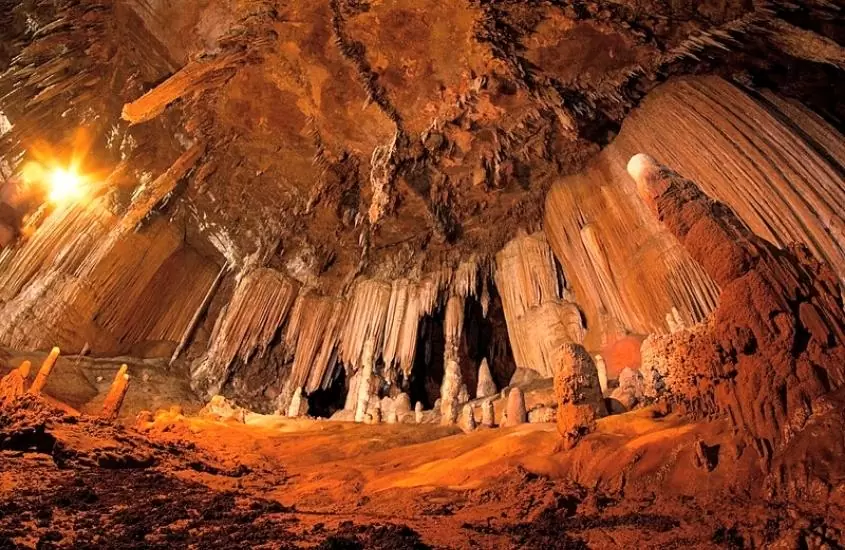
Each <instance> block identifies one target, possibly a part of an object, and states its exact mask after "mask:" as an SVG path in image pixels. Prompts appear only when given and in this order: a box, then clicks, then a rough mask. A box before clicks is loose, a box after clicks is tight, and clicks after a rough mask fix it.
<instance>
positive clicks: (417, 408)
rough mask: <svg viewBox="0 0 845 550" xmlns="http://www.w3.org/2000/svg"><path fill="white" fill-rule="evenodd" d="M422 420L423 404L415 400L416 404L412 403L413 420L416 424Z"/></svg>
mask: <svg viewBox="0 0 845 550" xmlns="http://www.w3.org/2000/svg"><path fill="white" fill-rule="evenodd" d="M422 421H423V404H422V403H421V402H419V401H417V404H416V405H414V422H416V423H417V424H421V423H422Z"/></svg>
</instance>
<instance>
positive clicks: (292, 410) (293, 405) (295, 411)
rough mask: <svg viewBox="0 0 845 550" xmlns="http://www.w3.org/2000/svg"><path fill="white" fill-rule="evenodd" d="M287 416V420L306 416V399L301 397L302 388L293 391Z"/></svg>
mask: <svg viewBox="0 0 845 550" xmlns="http://www.w3.org/2000/svg"><path fill="white" fill-rule="evenodd" d="M287 416H288V417H289V418H299V417H304V416H308V399H307V398H306V397H305V396H304V395H302V388H296V390H294V392H293V398H292V399H291V401H290V407H289V408H288V414H287Z"/></svg>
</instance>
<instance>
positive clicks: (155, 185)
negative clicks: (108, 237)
mask: <svg viewBox="0 0 845 550" xmlns="http://www.w3.org/2000/svg"><path fill="white" fill-rule="evenodd" d="M203 153H205V144H204V143H197V144H196V145H193V146H192V147H191V148H190V149H188V150H187V151H185V152H184V153H182V155H181V156H180V157H179V158H178V159H176V161H175V162H174V163H173V165H172V166H171V167H170V168H168V169H167V171H166V172H164V173H163V174H162V175H160V176H159V177H158V178H156V179H155V180H154V181H153V182H151V183H149V184H147V185H142V186H141V187H140V188H139V189H138V190H136V191H135V193H134V194H133V195H132V204H130V205H129V208H128V209H127V211H126V213H125V214H124V215H123V217H121V218H120V222H119V224H118V231H119V232H118V233H117V234H118V235H120V234H122V233H128V232H129V231H134V230H135V228H136V227H137V226H138V224H140V223H141V222H142V221H143V220H144V218H146V217H147V216H149V215H150V212H152V211H153V209H154V208H155V207H156V206H157V205H159V204H160V203H161V202H162V201H163V200H164V199H165V198H166V197H167V196H168V195H170V194H171V193H173V190H174V189H175V188H176V186H177V185H178V184H179V182H180V181H181V180H182V178H184V177H185V175H186V174H187V173H188V172H189V171H190V170H191V169H193V168H194V166H196V164H197V161H199V159H200V157H202V155H203Z"/></svg>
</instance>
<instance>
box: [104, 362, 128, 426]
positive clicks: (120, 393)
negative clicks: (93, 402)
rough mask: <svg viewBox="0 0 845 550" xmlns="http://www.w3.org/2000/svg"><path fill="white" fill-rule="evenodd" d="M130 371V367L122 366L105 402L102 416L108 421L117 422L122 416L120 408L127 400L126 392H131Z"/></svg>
mask: <svg viewBox="0 0 845 550" xmlns="http://www.w3.org/2000/svg"><path fill="white" fill-rule="evenodd" d="M128 370H129V366H128V365H121V366H120V370H119V371H118V372H117V375H116V376H115V377H114V382H112V385H111V388H110V389H109V393H108V395H106V399H105V401H104V402H103V413H102V416H103V418H105V419H106V420H116V419H117V417H118V416H120V408H121V407H122V406H123V400H124V399H125V398H126V392H127V391H128V390H129V375H128V374H127V371H128Z"/></svg>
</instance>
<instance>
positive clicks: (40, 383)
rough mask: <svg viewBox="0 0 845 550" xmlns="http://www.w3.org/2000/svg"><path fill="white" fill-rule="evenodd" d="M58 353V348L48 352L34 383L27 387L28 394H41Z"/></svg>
mask: <svg viewBox="0 0 845 550" xmlns="http://www.w3.org/2000/svg"><path fill="white" fill-rule="evenodd" d="M60 353H61V351H60V350H59V348H53V349H52V350H50V354H49V355H48V356H47V357H46V358H45V359H44V362H43V363H41V368H40V369H38V374H37V375H36V376H35V381H34V382H33V383H32V386H30V387H29V393H30V394H32V395H41V392H42V391H43V390H44V386H46V385H47V380H48V379H49V378H50V373H52V372H53V367H54V366H55V364H56V360H58V358H59V354H60Z"/></svg>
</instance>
